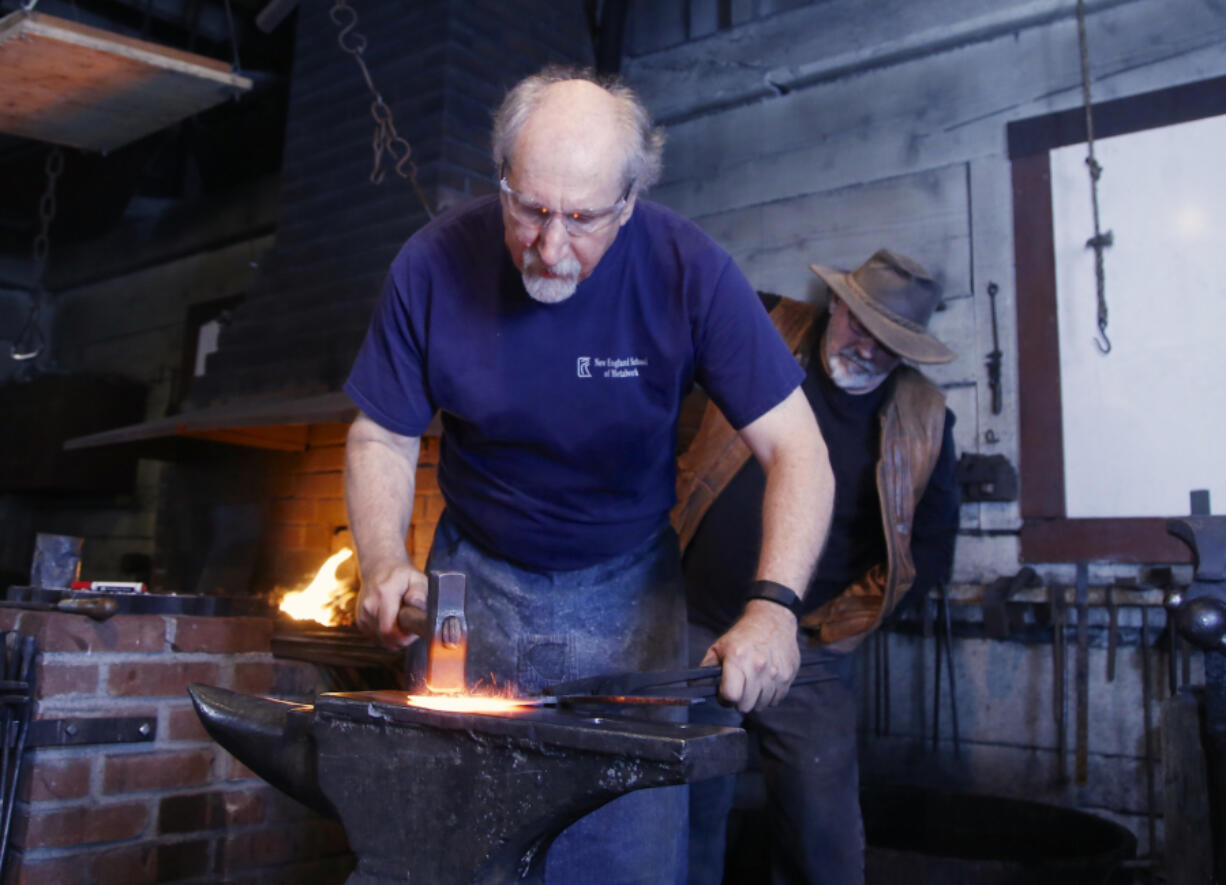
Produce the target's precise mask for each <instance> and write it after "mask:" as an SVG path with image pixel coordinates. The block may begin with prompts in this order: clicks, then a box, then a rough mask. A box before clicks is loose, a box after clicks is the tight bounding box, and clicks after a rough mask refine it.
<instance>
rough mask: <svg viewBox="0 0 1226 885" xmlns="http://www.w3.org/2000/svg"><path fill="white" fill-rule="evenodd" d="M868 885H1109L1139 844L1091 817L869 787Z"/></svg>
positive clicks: (1009, 802) (865, 802) (863, 800)
mask: <svg viewBox="0 0 1226 885" xmlns="http://www.w3.org/2000/svg"><path fill="white" fill-rule="evenodd" d="M860 804H861V808H862V809H863V812H864V828H865V833H866V836H867V839H868V856H867V871H866V883H867V885H886V883H890V885H893V883H898V882H906V883H907V885H1105V883H1109V882H1113V881H1115V879H1114V878H1113V876H1114V874H1115V873H1116V871H1118V870H1119V868H1120V866H1121V864H1122V862H1123V861H1125V860H1127V859H1129V858H1132V857H1134V856H1135V855H1136V850H1137V841H1136V837H1135V836H1133V834H1132V833H1131V832H1129V831H1128V830H1127V829H1125V828H1124V827H1122V826H1120V825H1118V824H1116V823H1113V822H1111V821H1108V820H1104V819H1103V818H1100V817H1095V816H1094V815H1092V814H1086V813H1085V812H1081V811H1075V810H1073V809H1070V808H1061V807H1058V806H1054V805H1044V804H1041V803H1038V802H1023V801H1020V800H1017V799H1004V798H1000V797H996V796H978V795H973V794H966V793H951V792H944V791H937V790H924V789H918V788H899V787H890V788H876V787H872V788H865V789H864V790H862V791H861V795H860Z"/></svg>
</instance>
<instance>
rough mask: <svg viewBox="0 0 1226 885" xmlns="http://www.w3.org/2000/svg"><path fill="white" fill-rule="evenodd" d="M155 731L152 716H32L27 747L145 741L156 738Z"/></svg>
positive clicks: (155, 725)
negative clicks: (57, 717) (51, 717)
mask: <svg viewBox="0 0 1226 885" xmlns="http://www.w3.org/2000/svg"><path fill="white" fill-rule="evenodd" d="M157 731H158V724H157V719H156V718H154V717H152V716H118V717H109V718H106V717H92V718H81V717H78V718H72V719H35V720H33V721H32V722H31V723H30V731H29V734H28V736H27V737H26V746H27V747H75V746H79V745H81V744H137V743H148V742H149V741H152V740H154V739H155V738H156V737H157Z"/></svg>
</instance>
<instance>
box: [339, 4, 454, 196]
mask: <svg viewBox="0 0 1226 885" xmlns="http://www.w3.org/2000/svg"><path fill="white" fill-rule="evenodd" d="M329 16H330V17H331V18H332V21H333V23H334V24H336V26H337V27H339V28H340V29H341V30H340V33H339V34H338V35H337V38H336V42H337V43H338V44H339V45H340V47H341V49H343V50H344V51H345V52H347V53H349V54H350V55H352V56H353V58H354V61H356V62H357V63H358V68H359V69H360V70H361V71H362V77H363V79H365V80H366V86H367V88H368V89H369V90H370V93H371V95H373V96H374V100H373V101H372V102H371V103H370V115H371V116H372V117H373V118H374V120H375V134H374V139H373V141H372V143H371V147H372V149H373V151H374V156H375V161H374V166H373V168H372V169H371V172H370V180H371V181H372V182H373V183H375V184H380V183H381V182H382V181H383V178H384V175H385V174H386V170H385V169H384V168H383V157H384V154H386V155H388V156H389V157H391V158H392V159H393V160H395V164H396V165H395V167H394V168H395V170H396V174H397V175H399V176H400V177H401V178H406V179H408V181H409V183H410V184H411V185H412V186H413V190H414V191H415V192H416V193H417V199H418V200H420V201H421V205H422V208H424V209H425V210H426V215H427V216H429V217H430V218H433V217H434V212H433V211H431V209H430V203H429V202H428V201H427V200H426V195H425V193H424V192H423V191H422V189H421V184H420V183H418V181H417V164H415V163H414V162H413V148H412V147H411V146H410V145H409V143H408V142H407V141H405V140H404V138H402V137H401V136H400V135H399V134H398V133H397V132H396V124H395V122H394V121H393V119H392V109H391V108H390V107H388V106H387V103H386V102H385V101H384V100H383V96H382V95H381V94H380V93H379V90H378V89H376V88H375V83H374V80H372V79H371V76H370V70H369V69H368V68H367V67H366V60H365V59H364V58H363V57H362V54H363V53H364V52H365V51H366V37H364V36H363V35H362V34H361V33H359V32H358V31H355V30H354V29H355V28H356V27H357V25H358V13H357V11H356V10H355V9H354V8H353V7H351V6H350V5H349V4H348V2H347V0H334V4H333V6H332V10H331V11H330V12H329ZM406 170H407V171H406Z"/></svg>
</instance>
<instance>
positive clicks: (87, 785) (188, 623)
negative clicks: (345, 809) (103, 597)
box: [0, 610, 352, 885]
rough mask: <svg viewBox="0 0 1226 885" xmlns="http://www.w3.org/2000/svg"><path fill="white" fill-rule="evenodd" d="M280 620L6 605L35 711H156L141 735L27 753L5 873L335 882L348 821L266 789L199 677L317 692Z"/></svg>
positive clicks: (70, 882)
mask: <svg viewBox="0 0 1226 885" xmlns="http://www.w3.org/2000/svg"><path fill="white" fill-rule="evenodd" d="M273 627H274V621H273V619H271V618H251V617H244V618H220V617H217V618H204V617H182V616H180V617H173V616H162V615H156V616H155V615H141V616H136V615H119V616H115V617H112V618H110V619H109V620H106V621H101V622H97V621H92V620H89V619H88V618H86V617H83V616H81V615H73V614H60V613H43V612H28V611H27V612H16V611H12V610H8V611H2V612H0V629H2V630H10V631H18V632H20V633H21V634H23V635H30V636H34V637H35V638H36V639H37V642H38V649H39V654H38V657H37V658H36V661H35V669H36V678H37V683H38V690H37V704H36V707H35V714H34V715H35V718H36V719H59V718H65V717H116V716H149V717H155V718H156V720H157V732H156V738H155V739H154V740H152V741H149V742H144V743H126V744H100V745H90V746H78V747H58V748H52V747H44V748H39V749H37V750H31V751H29V752H27V755H26V759H25V768H24V771H23V775H22V783H21V786H20V788H19V790H18V804H17V806H16V810H15V813H14V817H13V829H12V842H13V846H14V849H15V853H14V855H13V862H12V864H11V868H12V873H11V874H10V875H9V876H8V877H7V881H8V883H20V885H24V883H29V885H34V883H38V885H45V883H49V882H54V883H57V885H77V883H81V885H84V883H97V885H112V883H113V885H139V883H147V882H149V883H151V882H171V881H173V882H184V883H195V882H200V883H203V882H218V881H225V882H232V883H250V885H256V883H259V885H271V883H280V882H284V883H290V882H295V883H296V882H308V881H309V882H312V883H330V882H337V883H339V882H342V881H344V879H345V877H346V876H347V875H348V873H349V871H350V869H351V866H352V858H351V856H350V855H349V853H348V846H347V843H346V841H345V835H344V832H343V831H342V830H341V828H340V826H339V825H338V824H336V823H334V822H332V821H329V820H326V819H324V818H322V817H320V816H318V815H316V814H314V813H313V812H310V811H308V810H307V809H305V808H304V807H302V806H301V805H299V804H298V803H296V802H294V801H293V800H291V799H289V798H287V797H285V796H283V795H282V794H281V793H279V792H277V791H276V790H274V789H272V788H271V787H269V786H268V785H267V784H265V783H264V781H262V780H260V779H259V778H257V777H255V775H253V774H252V773H251V772H250V771H249V770H248V769H246V768H245V767H244V766H243V765H241V764H239V763H238V762H237V761H236V760H235V759H234V758H233V757H231V756H230V755H229V754H228V753H226V752H225V751H224V750H222V749H221V748H220V747H218V746H217V745H216V744H215V743H213V741H212V740H211V739H210V738H209V737H208V735H206V734H205V732H204V730H203V728H202V727H201V726H200V723H199V720H198V719H197V718H196V714H195V711H194V710H193V709H192V706H191V702H190V700H189V699H188V696H187V694H186V688H187V685H188V683H190V682H204V683H209V684H212V685H220V686H223V687H227V688H233V689H236V690H239V691H243V692H249V693H255V694H263V695H269V696H274V697H281V698H286V699H294V700H297V699H302V700H309V699H310V698H311V697H312V695H313V694H314V693H316V692H318V691H321V690H326V689H327V686H326V685H325V684H324V682H325V681H326V673H325V672H324V671H321V670H319V669H317V668H316V667H315V666H313V665H310V664H303V663H298V662H293V661H282V660H277V659H274V658H273V657H272V655H271V654H270V652H269V643H270V639H271V636H272V632H273Z"/></svg>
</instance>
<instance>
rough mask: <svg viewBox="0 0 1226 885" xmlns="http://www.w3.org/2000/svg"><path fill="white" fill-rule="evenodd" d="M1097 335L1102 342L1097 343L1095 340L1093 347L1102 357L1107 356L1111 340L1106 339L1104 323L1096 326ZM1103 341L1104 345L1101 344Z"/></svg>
mask: <svg viewBox="0 0 1226 885" xmlns="http://www.w3.org/2000/svg"><path fill="white" fill-rule="evenodd" d="M1098 334H1099V336H1100V337H1101V338H1102V341H1099V340H1098V338H1095V339H1094V346H1095V347H1097V348H1098V352H1099V353H1101V354H1102V355H1103V356H1106V355H1107V354H1109V353H1110V352H1111V339H1110V338H1108V337H1107V324H1106V323H1099V324H1098ZM1104 341H1105V342H1106V344H1105V345H1104V344H1103V342H1104Z"/></svg>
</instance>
